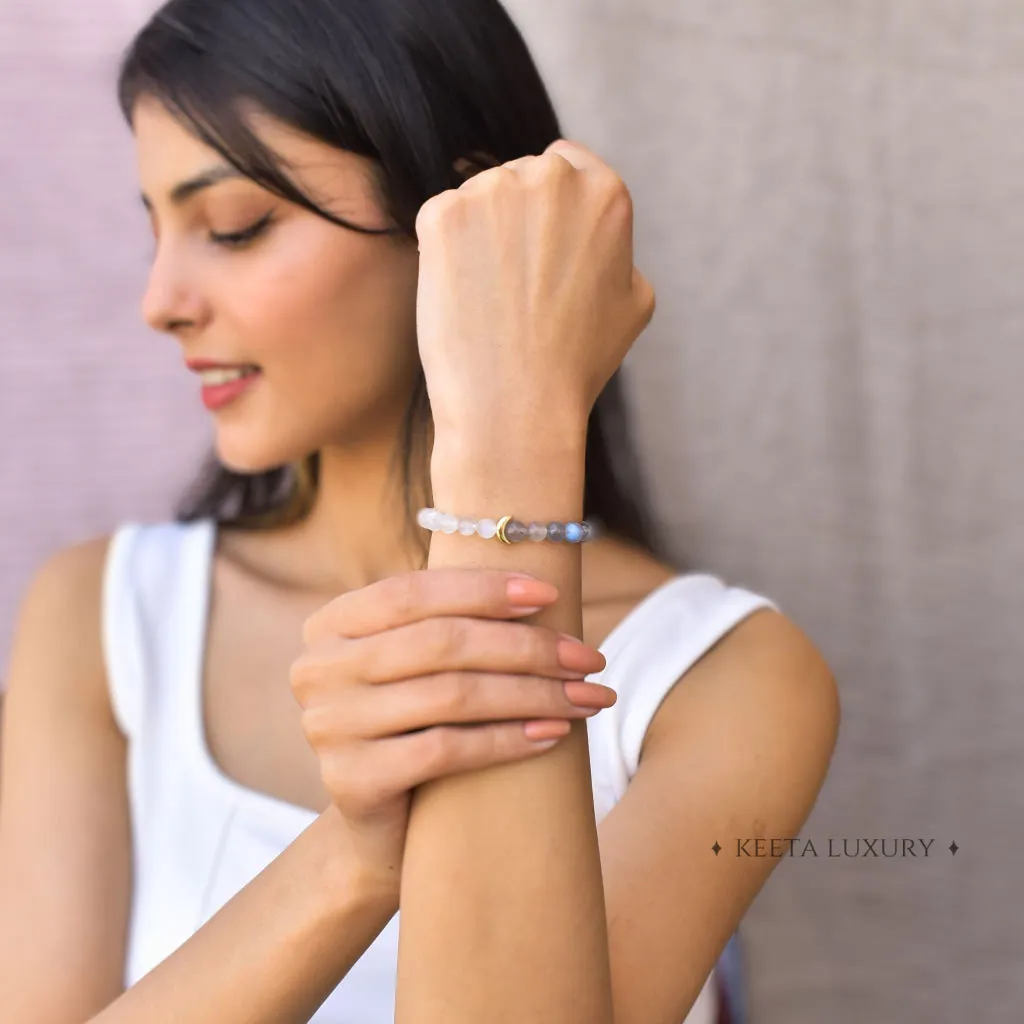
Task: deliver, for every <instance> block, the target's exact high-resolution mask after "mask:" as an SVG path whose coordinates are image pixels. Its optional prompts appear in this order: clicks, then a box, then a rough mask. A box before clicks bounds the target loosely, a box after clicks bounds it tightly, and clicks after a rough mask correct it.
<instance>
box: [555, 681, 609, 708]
mask: <svg viewBox="0 0 1024 1024" xmlns="http://www.w3.org/2000/svg"><path fill="white" fill-rule="evenodd" d="M562 688H563V689H564V690H565V697H566V700H568V701H570V702H571V703H573V704H575V705H576V706H577V707H583V708H596V709H597V710H601V709H602V708H610V707H611V706H612V705H613V704H614V703H615V701H616V700H617V699H618V698H617V695H616V693H615V691H614V690H612V689H610V688H609V687H607V686H601V685H599V684H598V683H585V682H581V681H579V680H573V681H572V682H568V683H563V684H562Z"/></svg>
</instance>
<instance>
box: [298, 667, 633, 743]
mask: <svg viewBox="0 0 1024 1024" xmlns="http://www.w3.org/2000/svg"><path fill="white" fill-rule="evenodd" d="M570 694H571V696H572V699H570ZM615 701H616V694H615V691H614V690H612V689H611V688H610V687H607V686H601V685H600V684H598V683H588V682H585V681H584V680H582V679H575V680H572V681H571V682H570V683H569V684H568V685H567V683H566V682H564V681H563V680H560V679H545V678H542V677H540V676H525V675H503V674H501V673H497V672H492V673H480V672H477V673H473V672H441V673H437V674H436V675H432V676H424V677H421V678H418V679H404V680H401V681H399V682H396V683H390V684H388V685H386V686H359V687H353V689H352V692H351V693H349V694H348V695H347V697H346V699H345V701H344V702H343V703H339V702H337V701H331V702H330V703H325V704H322V705H319V706H317V707H313V708H310V709H309V710H308V711H307V712H306V713H305V714H304V717H303V730H304V731H305V733H306V737H307V739H309V741H310V743H312V744H314V745H315V744H317V743H328V742H330V741H331V739H332V737H333V738H335V739H337V738H339V737H341V736H343V735H349V734H352V733H353V731H354V730H357V731H358V735H359V736H360V738H364V739H380V738H382V737H385V736H396V735H400V734H401V733H407V732H413V731H415V730H420V729H429V728H433V727H435V726H441V725H467V724H485V723H488V722H507V721H515V720H525V719H550V718H559V719H566V720H569V719H577V718H588V717H590V716H592V715H595V714H597V713H598V712H599V711H601V710H602V709H603V708H608V707H611V706H612V705H613V704H614V703H615Z"/></svg>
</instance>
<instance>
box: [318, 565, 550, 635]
mask: <svg viewBox="0 0 1024 1024" xmlns="http://www.w3.org/2000/svg"><path fill="white" fill-rule="evenodd" d="M510 584H511V585H512V586H511V589H510ZM557 597H558V590H557V588H556V587H554V586H553V585H552V584H550V583H547V582H546V581H541V580H537V579H535V578H534V577H532V576H525V575H523V574H522V573H511V572H508V571H506V570H502V569H423V570H419V571H418V572H409V573H402V574H400V575H398V576H390V577H388V578H386V579H383V580H378V581H377V582H376V583H371V584H370V585H369V586H367V587H360V588H359V589H358V590H350V591H349V592H348V593H346V594H342V595H341V596H340V597H336V598H334V600H332V601H330V602H329V603H328V604H326V605H324V606H323V607H322V608H320V609H319V610H317V611H316V612H314V613H313V614H312V615H311V616H310V617H309V618H308V619H306V621H305V623H304V624H303V629H302V638H303V641H304V642H305V643H306V644H314V643H317V642H319V641H321V640H324V639H327V638H330V637H338V636H343V637H350V638H357V637H365V636H369V635H371V634H373V633H380V632H383V631H384V630H389V629H396V628H398V627H400V626H405V625H409V624H411V623H415V622H421V621H423V620H424V619H428V618H432V617H436V616H446V615H472V616H476V617H479V618H495V619H498V618H507V617H508V616H510V615H529V614H532V613H533V612H535V611H538V610H539V609H540V608H543V607H547V606H548V605H550V604H552V603H553V602H554V601H555V600H556V599H557Z"/></svg>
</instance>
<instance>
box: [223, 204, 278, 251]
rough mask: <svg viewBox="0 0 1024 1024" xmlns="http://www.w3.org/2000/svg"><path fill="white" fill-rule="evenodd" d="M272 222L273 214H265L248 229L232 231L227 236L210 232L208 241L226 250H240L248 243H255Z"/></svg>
mask: <svg viewBox="0 0 1024 1024" xmlns="http://www.w3.org/2000/svg"><path fill="white" fill-rule="evenodd" d="M271 220H273V214H270V213H268V214H266V216H264V217H261V218H260V219H259V220H258V221H256V223H255V224H253V225H251V226H250V227H247V228H243V229H242V230H241V231H232V232H229V233H227V234H217V233H216V232H215V231H211V232H210V241H211V242H213V243H214V245H223V246H225V247H226V248H228V249H241V248H244V247H245V246H246V245H248V244H249V243H250V242H252V241H255V240H256V239H257V238H258V237H259V236H260V235H262V234H263V232H264V231H266V229H267V228H268V227H269V226H270V222H271Z"/></svg>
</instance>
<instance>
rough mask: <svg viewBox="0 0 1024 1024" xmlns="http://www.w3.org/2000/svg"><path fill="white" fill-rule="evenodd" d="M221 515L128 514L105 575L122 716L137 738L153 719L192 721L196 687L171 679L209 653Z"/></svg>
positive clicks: (105, 614)
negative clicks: (151, 517) (207, 632)
mask: <svg viewBox="0 0 1024 1024" xmlns="http://www.w3.org/2000/svg"><path fill="white" fill-rule="evenodd" d="M215 539H216V527H215V523H214V522H213V521H212V520H209V519H202V520H197V521H196V522H193V523H177V522H163V523H140V522H127V523H124V524H122V525H121V526H119V527H118V528H117V529H116V530H115V531H114V533H113V535H112V537H111V540H110V545H109V547H108V551H107V561H106V567H105V572H104V580H103V607H102V623H103V650H104V656H105V660H106V669H107V681H108V686H109V689H110V699H111V706H112V708H113V712H114V717H115V719H116V721H117V723H118V725H119V727H120V729H121V731H122V732H123V733H124V735H125V736H126V737H127V738H128V739H129V740H134V739H137V738H138V737H139V735H140V733H141V732H142V730H143V729H144V728H145V724H146V722H147V721H149V720H152V719H153V718H154V717H155V720H156V721H158V722H161V725H162V727H163V728H167V727H170V726H171V721H172V720H179V721H184V719H182V717H181V716H182V715H183V714H184V713H185V712H186V710H187V708H188V703H187V702H188V701H189V700H190V699H191V694H189V693H187V692H184V690H183V688H182V687H180V686H175V685H169V684H171V683H173V681H177V680H181V679H183V678H187V674H188V672H189V671H190V670H191V668H192V666H194V665H196V664H197V663H198V660H199V659H200V658H201V655H202V650H201V647H202V642H203V634H204V628H205V621H206V613H207V591H208V586H209V570H210V560H211V558H212V555H213V545H214V542H215Z"/></svg>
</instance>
